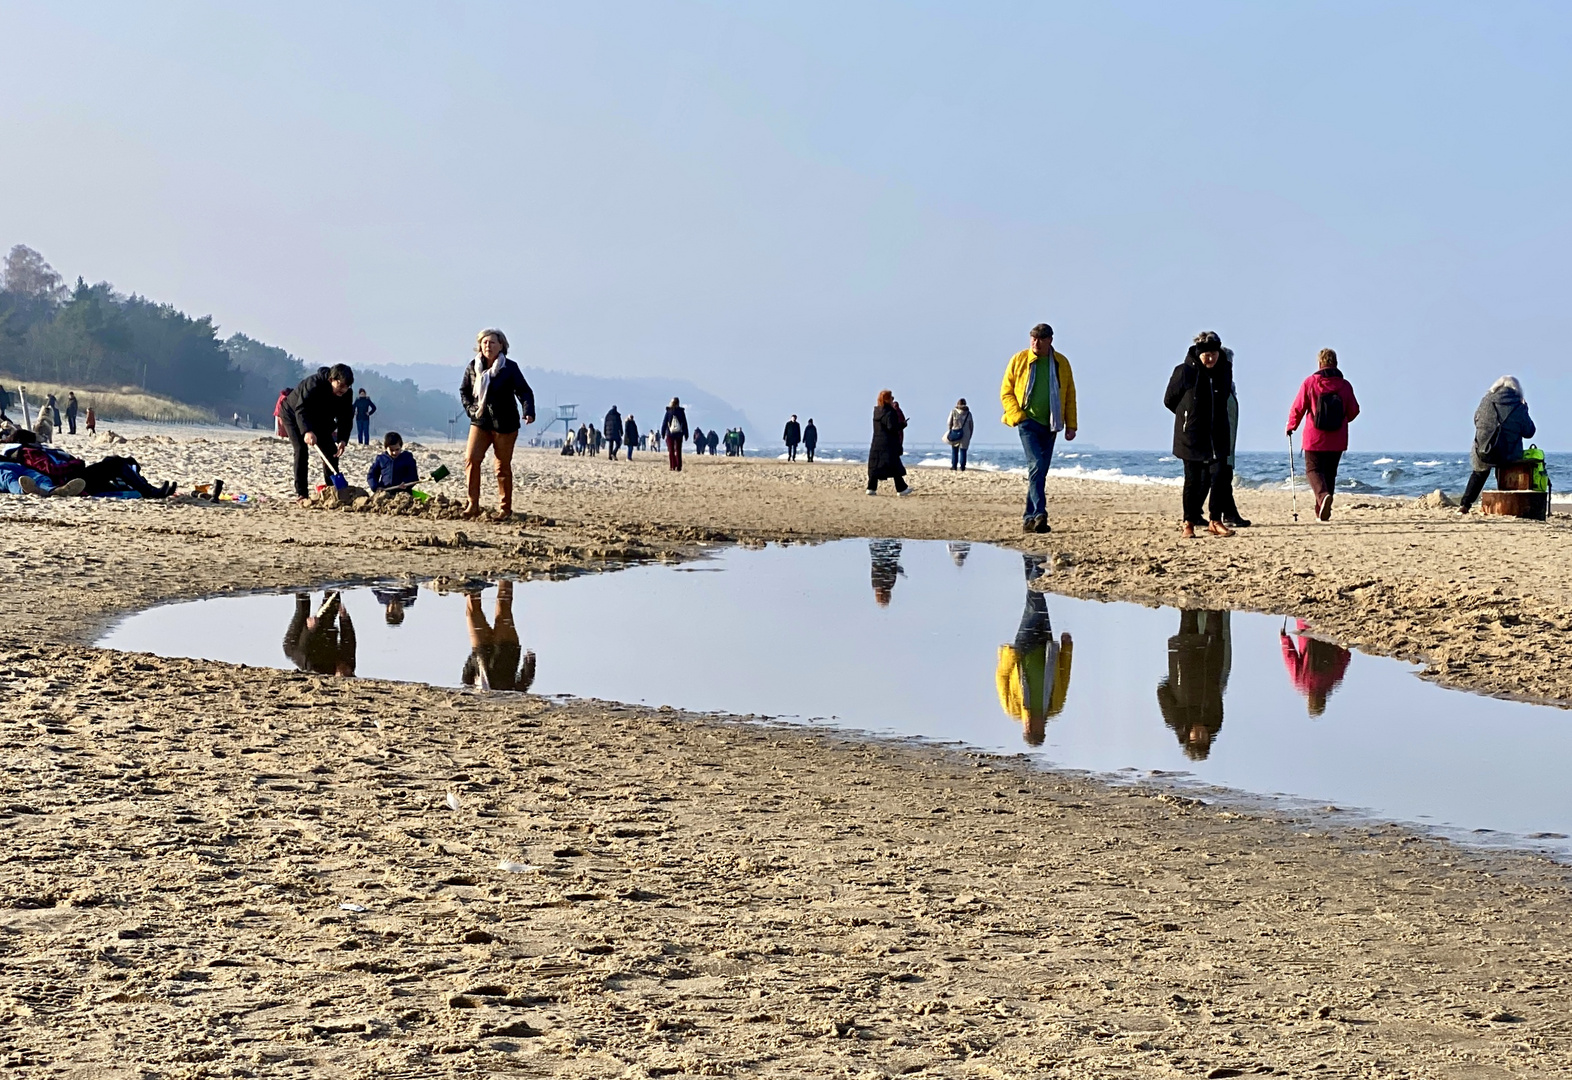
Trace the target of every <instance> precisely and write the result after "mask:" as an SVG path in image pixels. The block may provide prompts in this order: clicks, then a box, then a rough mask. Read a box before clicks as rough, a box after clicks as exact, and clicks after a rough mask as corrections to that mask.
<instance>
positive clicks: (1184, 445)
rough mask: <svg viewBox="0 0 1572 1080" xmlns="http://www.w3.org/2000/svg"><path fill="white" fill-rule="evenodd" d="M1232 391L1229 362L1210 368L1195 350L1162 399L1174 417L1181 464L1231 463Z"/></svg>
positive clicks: (1177, 453) (1178, 370)
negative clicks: (1230, 423) (1229, 411)
mask: <svg viewBox="0 0 1572 1080" xmlns="http://www.w3.org/2000/svg"><path fill="white" fill-rule="evenodd" d="M1233 389H1234V366H1233V365H1232V364H1230V363H1229V362H1228V360H1227V359H1226V358H1224V359H1219V360H1218V361H1217V366H1216V367H1213V368H1208V367H1207V366H1206V365H1204V364H1202V363H1201V361H1200V358H1199V356H1198V355H1197V354H1196V351H1195V349H1194V348H1192V349H1191V350H1190V351H1189V353H1187V354H1186V355H1185V358H1184V363H1182V364H1180V365H1179V366H1178V367H1176V368H1174V373H1173V375H1172V376H1170V377H1169V379H1168V392H1167V393H1165V394H1164V395H1163V404H1164V405H1165V406H1167V408H1168V411H1169V412H1171V413H1173V414H1174V457H1176V458H1178V459H1179V460H1181V461H1227V460H1228V455H1229V451H1230V450H1231V448H1232V446H1233V431H1232V429H1231V428H1230V426H1229V423H1228V398H1229V395H1231V394H1232V393H1233Z"/></svg>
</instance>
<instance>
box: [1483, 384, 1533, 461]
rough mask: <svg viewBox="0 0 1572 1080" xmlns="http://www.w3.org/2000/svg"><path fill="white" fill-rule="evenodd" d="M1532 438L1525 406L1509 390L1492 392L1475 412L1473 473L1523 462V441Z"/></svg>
mask: <svg viewBox="0 0 1572 1080" xmlns="http://www.w3.org/2000/svg"><path fill="white" fill-rule="evenodd" d="M1533 437H1534V421H1533V419H1532V418H1531V417H1530V416H1529V415H1528V402H1526V401H1524V400H1523V395H1521V394H1519V393H1518V392H1517V391H1516V390H1514V389H1512V388H1511V387H1510V386H1503V387H1502V388H1501V389H1499V390H1492V391H1491V392H1490V393H1488V394H1486V395H1485V396H1484V399H1483V400H1482V401H1480V403H1479V408H1477V409H1475V410H1474V446H1473V451H1472V453H1470V454H1469V458H1470V459H1471V460H1470V464H1471V465H1472V466H1473V467H1474V471H1475V472H1484V471H1485V470H1486V469H1488V468H1489V467H1490V466H1492V465H1502V464H1505V463H1506V462H1509V461H1521V460H1522V459H1523V440H1524V439H1532V438H1533Z"/></svg>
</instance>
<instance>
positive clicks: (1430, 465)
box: [1376, 461, 1442, 469]
mask: <svg viewBox="0 0 1572 1080" xmlns="http://www.w3.org/2000/svg"><path fill="white" fill-rule="evenodd" d="M1376 464H1377V465H1379V464H1381V463H1380V462H1379V461H1378V462H1376ZM1414 464H1415V465H1423V466H1424V467H1425V468H1427V469H1431V468H1434V467H1435V466H1437V465H1440V464H1442V463H1441V462H1439V461H1416V462H1414Z"/></svg>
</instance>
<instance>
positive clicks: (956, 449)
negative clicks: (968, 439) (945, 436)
mask: <svg viewBox="0 0 1572 1080" xmlns="http://www.w3.org/2000/svg"><path fill="white" fill-rule="evenodd" d="M957 467H959V468H960V470H961V471H962V472H965V471H966V447H964V446H962V445H961V444H960V443H958V442H952V443H951V444H950V468H951V469H954V468H957Z"/></svg>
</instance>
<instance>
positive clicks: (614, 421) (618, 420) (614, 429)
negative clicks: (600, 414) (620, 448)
mask: <svg viewBox="0 0 1572 1080" xmlns="http://www.w3.org/2000/svg"><path fill="white" fill-rule="evenodd" d="M601 431H603V432H604V433H605V435H606V438H608V439H616V440H617V441H618V442H621V441H622V414H621V413H620V412H618V411H617V410H616V409H612V410H611V411H610V412H609V413H607V414H606V425H605V427H603V428H601Z"/></svg>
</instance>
